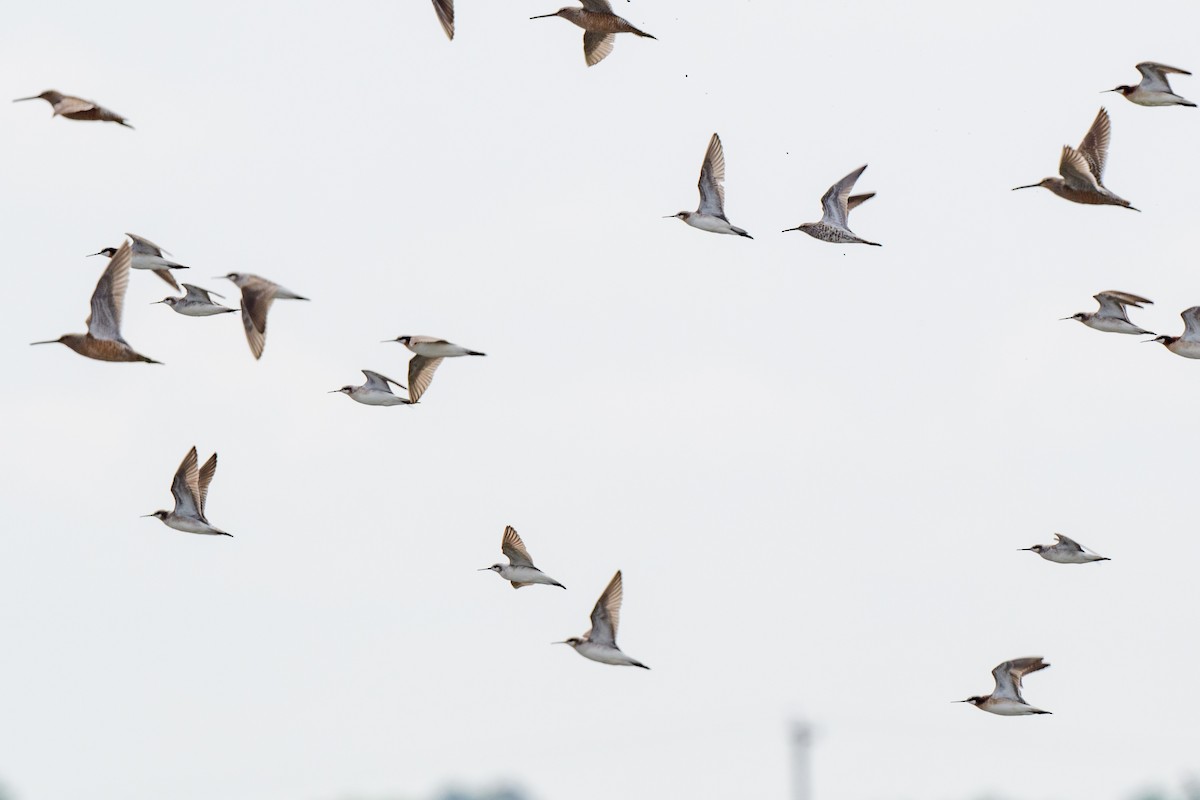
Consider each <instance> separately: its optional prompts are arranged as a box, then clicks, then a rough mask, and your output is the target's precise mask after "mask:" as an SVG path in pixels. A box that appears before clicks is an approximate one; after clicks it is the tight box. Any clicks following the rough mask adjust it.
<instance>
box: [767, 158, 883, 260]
mask: <svg viewBox="0 0 1200 800" xmlns="http://www.w3.org/2000/svg"><path fill="white" fill-rule="evenodd" d="M866 168H867V165H866V164H863V165H862V166H861V167H859V168H858V169H856V170H854V172H851V173H850V174H849V175H847V176H846V177H844V178H842V179H841V180H840V181H838V182H837V183H835V184H834V185H833V186H830V187H829V191H827V192H825V195H824V196H823V197H822V198H821V207H822V208H823V209H824V213H823V214H822V215H821V221H820V222H805V223H804V224H803V225H801V226H799V227H798V228H788V229H787V230H785V231H784V233H787V232H788V231H804V232H805V233H807V234H808V235H809V236H812V237H813V238H814V239H820V240H821V241H823V242H833V243H835V244H869V245H872V246H874V247H882V246H883V245H881V244H879V243H877V242H868V241H867V240H866V239H862V238H859V237H858V236H856V235H855V234H854V232H853V231H851V230H850V223H849V221H848V220H849V216H850V212H851V211H853V210H854V209H855V208H856V207H857V206H860V205H862V204H863V203H865V202H867V201H868V200H870V199H871V198H872V197H874V196H875V193H874V192H870V193H868V194H857V195H854V196H853V197H851V196H850V193H851V192H852V191H854V184H855V183H856V182H857V181H858V176H860V175H862V174H863V170H864V169H866Z"/></svg>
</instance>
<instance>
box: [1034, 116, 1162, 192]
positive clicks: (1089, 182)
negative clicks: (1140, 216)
mask: <svg viewBox="0 0 1200 800" xmlns="http://www.w3.org/2000/svg"><path fill="white" fill-rule="evenodd" d="M1111 134H1112V124H1111V123H1110V122H1109V121H1108V112H1107V111H1105V110H1104V109H1103V108H1101V109H1100V113H1099V114H1097V115H1096V121H1095V122H1093V123H1092V127H1091V129H1090V130H1088V132H1087V136H1084V137H1083V141H1082V142H1080V144H1079V149H1075V148H1074V147H1071V146H1070V145H1066V144H1064V145H1063V149H1062V158H1061V159H1059V162H1058V172H1059V174H1061V175H1062V177H1061V178H1044V179H1042V180H1041V181H1039V182H1038V183H1033V184H1030V185H1029V186H1018V187H1016V189H1013V191H1014V192H1015V191H1016V190H1017V189H1035V188H1037V187H1038V186H1041V187H1043V188H1046V189H1049V190H1050V191H1052V192H1054V193H1055V194H1056V195H1058V196H1059V197H1061V198H1063V199H1064V200H1070V201H1071V202H1072V203H1084V204H1085V205H1092V206H1121V207H1122V208H1128V209H1130V210H1132V211H1139V210H1140V209H1137V208H1134V207H1133V206H1131V205H1130V204H1129V201H1128V200H1125V199H1123V198H1121V197H1118V196H1117V195H1115V194H1113V193H1112V192H1111V191H1109V190H1108V188H1106V187H1105V185H1104V164H1105V162H1107V161H1108V140H1109V138H1110V136H1111Z"/></svg>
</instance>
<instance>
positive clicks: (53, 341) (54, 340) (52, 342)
mask: <svg viewBox="0 0 1200 800" xmlns="http://www.w3.org/2000/svg"><path fill="white" fill-rule="evenodd" d="M30 344H31V345H34V344H58V339H47V340H46V341H44V342H30Z"/></svg>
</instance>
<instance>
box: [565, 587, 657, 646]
mask: <svg viewBox="0 0 1200 800" xmlns="http://www.w3.org/2000/svg"><path fill="white" fill-rule="evenodd" d="M620 622H621V571H620V570H617V574H616V575H613V579H612V580H611V581H610V582H609V584H608V588H607V589H605V590H604V594H602V595H600V599H599V600H597V601H596V607H595V608H593V609H592V627H591V628H589V629H588V632H587V633H585V634H584V635H583V636H572V637H571V638H570V639H566V640H564V641H561V642H554V644H569V645H571V647H574V648H575V652H576V653H579V655H581V656H583V657H584V658H590V659H591V660H592V661H599V662H600V663H601V664H616V665H618V666H622V667H641V668H642V669H650V668H649V667H647V666H646V665H645V664H643V663H642V662H640V661H637V660H635V659H632V658H630V657H629V656H627V655H625V654H624V653H622V652H621V649H620V648H619V647H617V626H618V625H619V624H620Z"/></svg>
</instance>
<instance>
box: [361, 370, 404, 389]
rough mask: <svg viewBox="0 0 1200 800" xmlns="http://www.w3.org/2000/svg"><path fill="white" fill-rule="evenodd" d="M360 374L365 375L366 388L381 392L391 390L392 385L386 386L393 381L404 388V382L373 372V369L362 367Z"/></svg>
mask: <svg viewBox="0 0 1200 800" xmlns="http://www.w3.org/2000/svg"><path fill="white" fill-rule="evenodd" d="M362 374H363V375H366V376H367V388H368V389H378V390H379V391H381V392H391V391H392V387H390V386H388V384H389V383H394V384H396V385H397V386H399V387H400V388H401V389H403V388H404V384H403V383H401V382H400V381H394V380H392V379H391V378H389V377H388V376H387V375H381V374H379V373H378V372H374V371H373V370H369V369H364V370H363V371H362Z"/></svg>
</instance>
